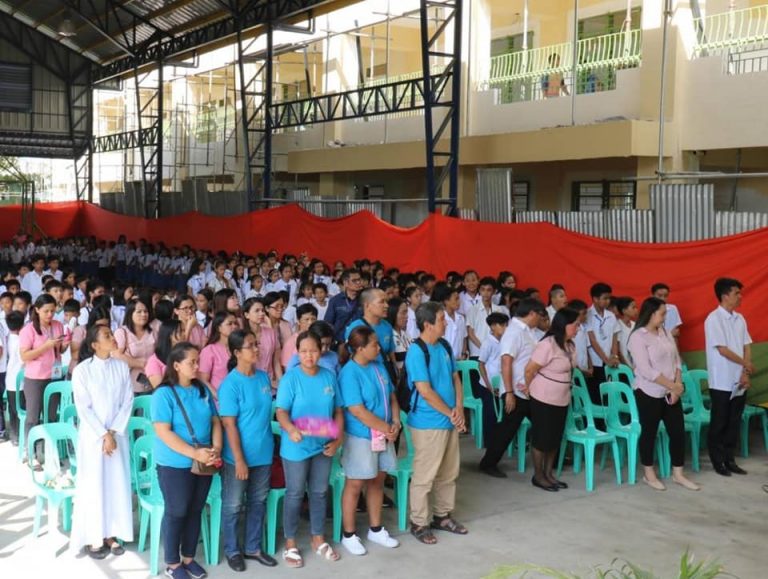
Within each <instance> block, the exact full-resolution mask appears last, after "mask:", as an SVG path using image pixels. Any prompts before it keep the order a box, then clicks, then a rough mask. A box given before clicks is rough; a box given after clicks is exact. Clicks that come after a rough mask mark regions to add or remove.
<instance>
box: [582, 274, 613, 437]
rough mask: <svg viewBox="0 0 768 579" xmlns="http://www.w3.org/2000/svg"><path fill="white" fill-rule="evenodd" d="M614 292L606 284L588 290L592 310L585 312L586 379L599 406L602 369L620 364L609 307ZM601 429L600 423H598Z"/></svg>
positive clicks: (600, 421)
mask: <svg viewBox="0 0 768 579" xmlns="http://www.w3.org/2000/svg"><path fill="white" fill-rule="evenodd" d="M612 292H613V289H612V288H611V286H609V285H608V284H606V283H596V284H595V285H593V286H592V287H591V288H590V290H589V295H590V296H591V297H592V307H590V308H589V310H588V311H587V337H588V338H589V357H590V359H591V360H592V368H593V370H592V378H590V379H589V380H587V389H588V390H589V397H590V398H591V400H592V403H593V404H596V405H598V406H602V402H601V399H600V384H602V383H603V382H605V367H606V366H611V367H613V368H615V367H616V366H618V365H619V354H618V351H619V342H618V339H617V338H616V330H617V323H618V322H617V320H616V316H614V315H613V314H612V313H611V312H610V310H609V309H608V305H609V304H610V301H611V293H612ZM598 422H599V423H600V426H598V428H601V427H602V425H603V421H602V420H599V421H598Z"/></svg>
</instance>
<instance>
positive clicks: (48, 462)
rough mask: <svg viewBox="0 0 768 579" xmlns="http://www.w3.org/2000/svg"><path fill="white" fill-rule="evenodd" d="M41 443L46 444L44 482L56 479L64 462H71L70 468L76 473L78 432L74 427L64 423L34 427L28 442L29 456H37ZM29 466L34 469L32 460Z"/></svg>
mask: <svg viewBox="0 0 768 579" xmlns="http://www.w3.org/2000/svg"><path fill="white" fill-rule="evenodd" d="M41 441H42V442H43V443H44V444H45V451H44V453H43V456H44V462H43V478H44V480H46V481H47V480H51V479H53V478H56V476H57V475H58V474H59V473H60V472H61V464H62V461H64V460H69V463H70V468H71V470H72V472H73V473H74V472H75V470H76V468H77V457H76V455H75V452H76V448H77V430H76V429H75V427H74V426H72V425H71V424H64V423H63V422H51V423H48V424H39V425H37V426H34V427H32V429H31V430H30V431H29V440H28V441H27V453H28V456H30V457H33V456H35V446H36V445H37V443H38V442H41ZM28 464H29V466H30V468H32V461H31V460H30V461H29V463H28ZM33 472H34V471H33ZM33 476H34V475H33Z"/></svg>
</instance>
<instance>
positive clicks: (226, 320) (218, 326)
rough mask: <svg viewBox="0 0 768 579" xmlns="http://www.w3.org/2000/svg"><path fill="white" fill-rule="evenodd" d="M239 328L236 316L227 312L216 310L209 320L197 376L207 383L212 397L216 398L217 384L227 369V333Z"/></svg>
mask: <svg viewBox="0 0 768 579" xmlns="http://www.w3.org/2000/svg"><path fill="white" fill-rule="evenodd" d="M237 329H239V328H238V325H237V318H236V317H235V315H234V314H231V313H228V312H218V313H217V314H216V315H215V316H214V317H213V322H211V337H210V339H209V340H208V345H207V346H206V347H205V348H203V350H202V351H201V352H200V366H199V368H198V372H197V375H198V377H199V378H200V379H201V380H202V381H203V382H205V383H206V384H207V385H208V388H209V390H210V391H211V393H212V394H213V397H214V399H216V400H218V396H217V392H218V390H219V384H221V383H222V382H223V381H224V378H226V377H227V374H228V373H229V371H228V370H227V363H228V362H229V357H230V356H229V346H228V345H227V344H228V340H229V335H230V334H231V333H232V332H234V331H235V330H237Z"/></svg>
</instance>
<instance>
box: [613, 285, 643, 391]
mask: <svg viewBox="0 0 768 579" xmlns="http://www.w3.org/2000/svg"><path fill="white" fill-rule="evenodd" d="M616 310H617V311H618V312H619V319H618V324H617V325H616V327H617V328H618V332H617V335H616V339H617V340H618V342H619V361H620V362H621V363H622V364H624V365H626V366H629V367H630V368H631V367H632V366H633V364H632V363H630V361H629V349H628V344H629V335H630V334H631V333H632V330H634V329H635V320H636V319H637V312H638V310H637V302H635V300H634V299H633V298H630V297H627V296H625V297H620V298H616ZM630 386H631V384H630Z"/></svg>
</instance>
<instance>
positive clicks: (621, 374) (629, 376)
mask: <svg viewBox="0 0 768 579" xmlns="http://www.w3.org/2000/svg"><path fill="white" fill-rule="evenodd" d="M605 379H606V381H607V382H624V384H628V385H629V386H632V385H633V384H634V383H635V373H634V372H633V371H632V368H630V367H629V366H627V365H626V364H619V365H618V366H617V367H616V368H612V367H611V366H606V367H605Z"/></svg>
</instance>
